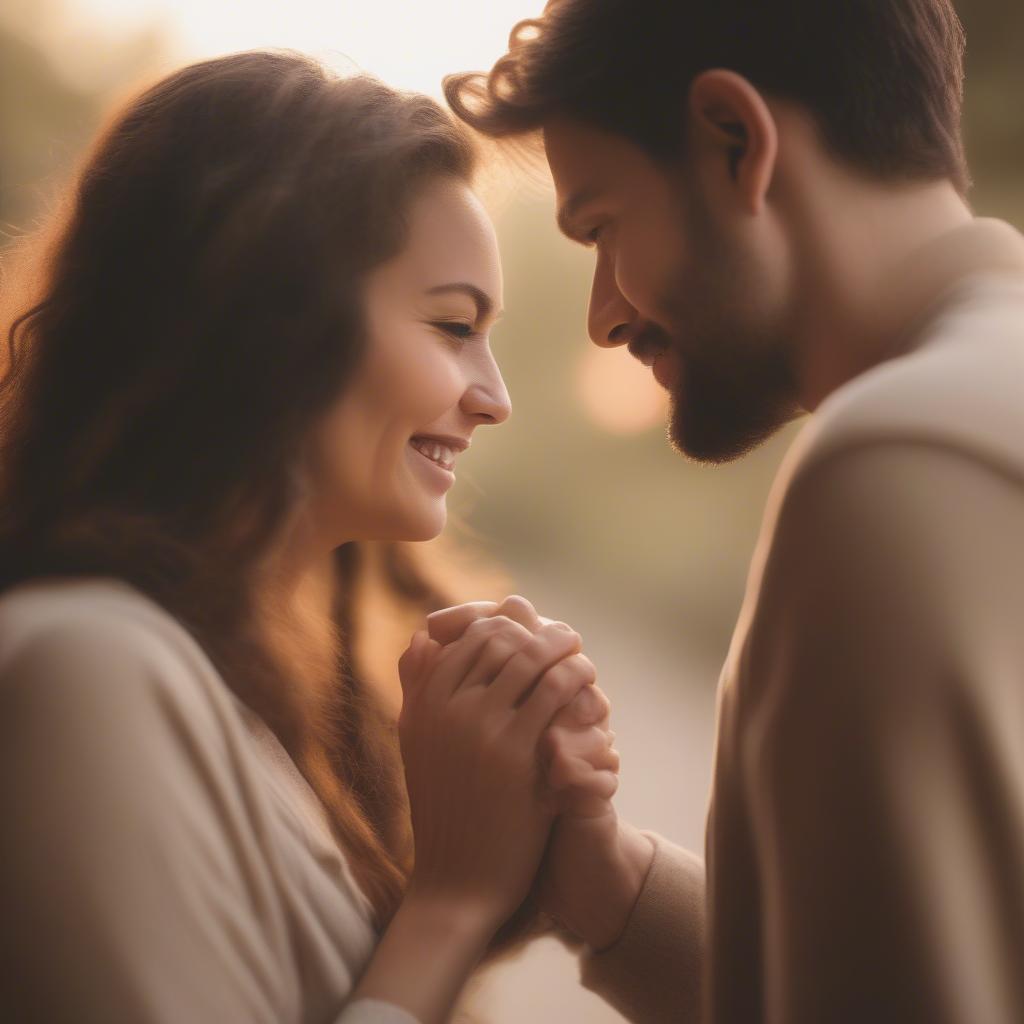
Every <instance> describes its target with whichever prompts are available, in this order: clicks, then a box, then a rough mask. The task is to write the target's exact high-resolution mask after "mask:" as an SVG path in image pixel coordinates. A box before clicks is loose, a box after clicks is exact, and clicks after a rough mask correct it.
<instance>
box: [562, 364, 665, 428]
mask: <svg viewBox="0 0 1024 1024" xmlns="http://www.w3.org/2000/svg"><path fill="white" fill-rule="evenodd" d="M577 386H578V390H579V396H580V401H581V402H582V403H583V408H584V409H585V410H586V412H587V415H588V416H590V418H591V419H592V420H593V422H594V423H595V424H596V425H597V426H599V427H601V428H602V429H603V430H607V431H608V432H609V433H612V434H640V433H643V432H644V431H645V430H650V429H651V428H652V427H656V426H658V425H660V424H662V423H664V422H665V417H666V413H667V410H668V395H667V394H666V393H665V392H664V391H663V390H662V389H661V387H660V386H659V385H658V383H657V382H656V381H655V379H654V378H653V377H652V376H651V371H650V370H648V369H647V368H646V367H645V366H642V365H641V364H640V363H638V362H637V361H636V360H635V359H634V358H633V357H632V356H631V355H630V354H629V352H628V350H627V349H626V348H625V347H622V348H616V349H608V350H605V349H599V348H595V347H594V346H593V345H588V346H587V348H586V349H585V350H584V354H583V356H582V358H581V360H580V366H579V376H578V377H577Z"/></svg>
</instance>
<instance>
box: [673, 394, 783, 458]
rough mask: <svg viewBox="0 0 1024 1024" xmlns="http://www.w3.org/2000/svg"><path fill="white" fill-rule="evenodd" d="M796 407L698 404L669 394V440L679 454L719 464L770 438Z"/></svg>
mask: <svg viewBox="0 0 1024 1024" xmlns="http://www.w3.org/2000/svg"><path fill="white" fill-rule="evenodd" d="M796 414H797V411H796V410H795V409H794V408H793V407H792V406H791V405H782V404H777V403H775V404H772V405H771V406H767V405H763V406H760V407H757V408H750V407H748V408H740V407H731V408H723V407H722V406H721V405H717V406H715V407H714V408H708V407H703V408H702V407H701V405H700V402H699V401H697V402H692V401H687V400H686V399H685V398H684V397H682V396H677V395H673V396H672V411H671V418H670V420H669V430H668V435H669V440H670V442H671V443H672V447H673V448H675V449H676V451H678V452H679V453H680V454H681V455H684V456H686V458H688V459H692V460H693V461H694V462H698V463H701V464H703V465H712V466H720V465H724V464H726V463H729V462H735V461H736V460H737V459H741V458H743V456H744V455H749V454H750V453H751V452H752V451H754V450H755V449H756V448H759V447H760V446H761V445H762V444H764V443H765V442H766V441H768V440H769V439H770V438H772V437H773V436H774V435H775V434H777V433H778V432H779V430H781V429H782V428H783V427H784V426H785V425H786V424H787V423H789V422H791V421H792V420H793V419H794V418H795V416H796Z"/></svg>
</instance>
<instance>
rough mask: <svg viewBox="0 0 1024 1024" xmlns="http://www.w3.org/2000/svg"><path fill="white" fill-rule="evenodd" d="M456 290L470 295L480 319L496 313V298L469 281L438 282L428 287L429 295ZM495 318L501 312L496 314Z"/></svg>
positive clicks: (449, 292) (444, 293)
mask: <svg viewBox="0 0 1024 1024" xmlns="http://www.w3.org/2000/svg"><path fill="white" fill-rule="evenodd" d="M452 292H456V293H458V294H460V295H468V296H469V297H470V298H471V299H472V300H473V302H474V303H475V304H476V316H477V319H478V320H486V319H488V317H490V316H491V315H492V314H494V300H493V299H492V298H491V297H490V295H488V294H487V292H485V291H484V290H483V289H482V288H478V287H477V286H476V285H475V284H470V283H469V282H468V281H453V282H452V283H451V284H438V285H435V286H434V287H433V288H428V289H427V294H428V295H447V294H451V293H452ZM494 315H495V318H497V317H498V316H501V313H500V312H499V313H497V314H494Z"/></svg>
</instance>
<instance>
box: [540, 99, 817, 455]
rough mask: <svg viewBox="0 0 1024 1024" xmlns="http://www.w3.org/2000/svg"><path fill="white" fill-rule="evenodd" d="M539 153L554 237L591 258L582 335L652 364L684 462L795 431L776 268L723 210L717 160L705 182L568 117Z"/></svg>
mask: <svg viewBox="0 0 1024 1024" xmlns="http://www.w3.org/2000/svg"><path fill="white" fill-rule="evenodd" d="M544 145H545V151H546V154H547V159H548V164H549V165H550V167H551V172H552V175H553V177H554V182H555V188H556V192H557V199H558V206H559V217H558V219H559V226H560V227H561V228H562V230H563V232H564V233H565V234H566V235H568V237H570V238H572V239H574V240H576V241H579V242H581V243H583V244H584V245H590V246H593V247H594V249H595V251H596V257H597V265H596V267H595V270H594V283H593V289H592V292H591V297H590V312H589V316H588V328H589V332H590V337H591V339H592V340H593V342H594V343H595V344H596V345H601V346H614V345H623V344H627V345H628V346H629V349H630V351H631V352H632V353H633V355H634V356H636V357H637V358H638V359H640V360H641V361H643V362H645V363H647V364H648V365H650V366H652V369H653V372H654V376H655V377H656V378H657V379H658V381H659V383H661V384H662V386H663V387H665V388H666V389H667V390H668V391H669V394H670V396H671V398H672V422H671V426H670V431H669V433H670V436H671V439H672V441H673V443H674V444H675V445H676V446H677V447H678V448H679V450H680V451H682V452H683V453H685V454H686V455H689V456H691V457H692V458H694V459H697V460H699V461H702V462H726V461H729V460H731V459H735V458H738V457H739V456H741V455H744V454H746V452H748V451H750V450H751V449H752V448H754V447H756V446H757V445H758V444H760V443H761V442H762V441H764V440H766V439H767V438H768V437H769V436H770V435H771V434H773V433H774V432H775V431H776V430H777V429H778V428H779V427H781V426H782V425H783V424H784V423H786V422H788V421H789V420H790V419H792V418H793V417H794V416H795V415H796V413H797V411H798V410H797V402H796V392H797V387H796V381H795V375H794V372H793V367H792V365H791V363H792V360H791V357H790V354H789V351H788V349H789V348H790V346H789V344H788V341H789V338H790V336H791V331H790V322H791V317H790V315H789V313H788V308H789V305H790V304H789V301H788V299H787V291H788V288H787V281H786V279H785V278H786V275H785V273H784V271H783V270H782V269H781V268H782V266H783V264H784V261H782V260H779V259H775V258H773V256H774V254H773V252H772V249H771V246H770V245H769V244H766V243H765V241H764V239H765V238H766V237H768V233H766V232H761V231H759V230H758V229H757V226H752V225H751V223H749V222H750V221H751V220H752V218H750V217H743V216H741V215H738V214H737V212H736V210H735V209H734V207H733V204H731V203H730V201H729V182H728V173H729V172H728V165H727V163H726V161H722V163H723V167H722V170H721V174H722V176H723V180H722V181H718V182H716V181H710V182H709V179H708V173H707V172H708V169H707V168H706V167H705V168H702V173H701V174H698V173H696V172H694V171H693V170H692V169H687V168H684V167H682V166H681V165H679V166H677V165H666V164H662V163H659V162H657V161H655V160H653V159H652V158H651V157H649V156H648V155H647V154H646V153H645V152H644V151H643V150H642V149H640V148H639V147H638V146H637V145H635V144H634V143H632V142H630V141H628V140H626V139H624V138H622V137H620V136H617V135H612V134H609V133H606V132H603V131H601V130H600V129H597V128H591V127H589V126H587V125H585V124H583V123H581V122H579V121H573V120H569V119H565V118H558V119H553V120H552V121H550V122H549V123H548V124H547V125H545V130H544ZM710 173H711V174H715V173H718V172H717V169H715V168H712V169H711V172H710Z"/></svg>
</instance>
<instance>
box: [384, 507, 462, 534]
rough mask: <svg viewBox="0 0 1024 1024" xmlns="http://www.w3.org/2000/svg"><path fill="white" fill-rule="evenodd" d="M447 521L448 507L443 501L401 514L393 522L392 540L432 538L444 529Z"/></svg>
mask: <svg viewBox="0 0 1024 1024" xmlns="http://www.w3.org/2000/svg"><path fill="white" fill-rule="evenodd" d="M447 522H448V508H447V505H446V504H445V502H443V501H441V502H438V503H437V505H436V506H434V507H432V508H423V509H417V510H415V512H411V514H408V515H405V516H402V517H401V519H400V520H398V521H397V522H396V523H395V530H394V536H393V537H392V538H391V539H392V540H399V541H412V542H422V541H428V540H433V539H434V538H435V537H437V536H439V535H440V534H441V532H442V531H443V530H444V528H445V525H446V523H447Z"/></svg>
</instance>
